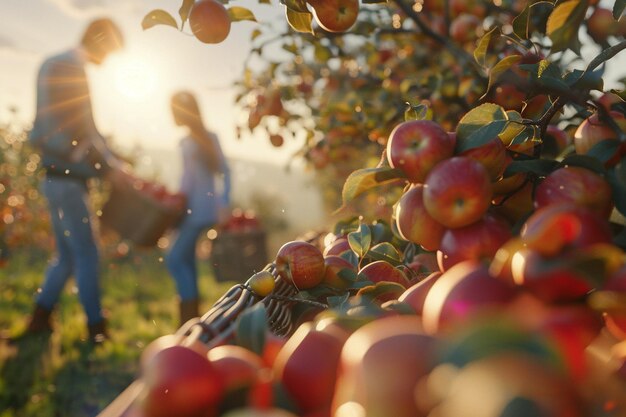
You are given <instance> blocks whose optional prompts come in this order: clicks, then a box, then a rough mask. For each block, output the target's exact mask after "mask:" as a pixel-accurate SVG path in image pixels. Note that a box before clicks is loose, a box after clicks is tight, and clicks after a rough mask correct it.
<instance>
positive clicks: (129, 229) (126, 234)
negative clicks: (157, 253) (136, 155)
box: [100, 184, 184, 247]
mask: <svg viewBox="0 0 626 417" xmlns="http://www.w3.org/2000/svg"><path fill="white" fill-rule="evenodd" d="M183 214H184V205H182V206H181V205H179V204H166V203H165V202H164V201H161V200H158V199H157V198H155V197H154V196H153V195H150V194H148V193H146V192H143V191H142V190H141V189H137V188H136V187H134V186H133V185H132V184H127V185H124V186H119V185H118V186H115V187H113V189H112V190H111V194H110V196H109V199H108V200H107V202H106V203H105V204H104V206H103V207H102V215H101V216H100V223H101V224H102V226H103V227H104V228H106V229H110V230H114V231H115V232H117V233H118V234H119V235H120V236H121V237H122V238H124V239H128V240H130V241H131V242H133V243H134V244H136V245H138V246H146V247H151V246H155V245H156V244H157V241H158V240H159V238H160V237H161V236H163V234H164V233H165V232H166V231H167V230H168V229H170V228H171V227H173V226H175V225H176V224H177V223H178V222H179V220H180V219H181V217H182V216H183Z"/></svg>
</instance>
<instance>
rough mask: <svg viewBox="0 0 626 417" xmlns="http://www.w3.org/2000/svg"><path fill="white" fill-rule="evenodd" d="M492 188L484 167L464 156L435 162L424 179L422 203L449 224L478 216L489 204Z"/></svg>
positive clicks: (456, 224)
mask: <svg viewBox="0 0 626 417" xmlns="http://www.w3.org/2000/svg"><path fill="white" fill-rule="evenodd" d="M492 194H493V191H492V188H491V181H490V179H489V174H488V173H487V170H486V169H485V168H484V167H483V166H482V165H481V164H480V163H479V162H477V161H475V160H474V159H472V158H469V157H467V156H455V157H453V158H450V159H446V160H445V161H442V162H440V163H439V164H437V165H436V166H435V167H434V168H433V169H432V171H431V172H430V173H429V174H428V177H427V178H426V182H425V183H424V206H425V207H426V210H427V211H428V213H429V214H430V215H431V216H432V217H433V218H434V219H435V220H437V221H438V222H439V223H441V224H443V225H444V226H446V227H448V228H452V229H453V228H457V227H463V226H467V225H470V224H472V223H474V222H476V221H478V220H480V219H481V218H482V217H483V215H484V214H485V212H486V211H487V209H488V208H489V206H490V204H491V197H492Z"/></svg>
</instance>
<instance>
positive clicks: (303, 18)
mask: <svg viewBox="0 0 626 417" xmlns="http://www.w3.org/2000/svg"><path fill="white" fill-rule="evenodd" d="M285 14H286V17H287V22H288V23H289V26H291V28H292V29H293V30H295V31H296V32H300V33H313V28H312V27H311V22H312V21H313V15H312V14H311V13H310V12H297V11H295V10H293V9H290V8H288V7H287V8H286V9H285Z"/></svg>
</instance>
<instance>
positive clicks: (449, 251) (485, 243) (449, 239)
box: [437, 214, 511, 271]
mask: <svg viewBox="0 0 626 417" xmlns="http://www.w3.org/2000/svg"><path fill="white" fill-rule="evenodd" d="M510 238H511V227H510V225H509V224H508V223H506V222H505V221H503V220H502V219H500V218H498V217H496V216H493V215H490V214H487V215H485V217H483V218H482V219H481V220H479V221H477V222H475V223H472V224H470V225H469V226H465V227H459V228H456V229H448V230H446V232H445V233H444V234H443V237H442V239H441V245H440V247H439V251H438V252H437V258H438V261H439V267H440V268H441V270H442V271H446V270H448V269H450V268H451V267H452V266H454V265H456V264H458V263H459V262H462V261H467V260H476V261H481V262H483V261H484V262H489V261H491V259H492V258H493V256H494V255H495V254H496V252H497V251H498V249H500V247H501V246H502V245H503V244H504V243H506V242H507V241H508V240H509V239H510Z"/></svg>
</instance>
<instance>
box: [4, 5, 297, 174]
mask: <svg viewBox="0 0 626 417" xmlns="http://www.w3.org/2000/svg"><path fill="white" fill-rule="evenodd" d="M180 4H181V1H180V0H124V1H119V0H2V1H1V2H0V16H1V18H0V19H1V21H2V24H1V25H0V120H7V118H9V117H10V114H9V113H8V111H9V110H8V109H9V108H10V107H16V108H17V109H18V117H19V119H20V120H21V121H22V122H24V123H31V122H32V119H33V117H34V106H35V90H34V86H35V80H36V74H37V70H38V66H39V64H40V63H41V61H42V60H43V59H44V58H45V57H46V56H48V55H50V54H54V53H57V52H60V51H63V50H66V49H68V48H71V47H73V46H75V45H76V44H77V43H78V41H79V39H80V37H81V36H82V33H83V31H84V29H85V27H86V25H87V24H88V22H89V21H90V20H92V19H93V18H94V17H99V16H103V15H106V16H109V17H111V18H112V19H113V20H115V21H116V22H117V23H118V25H119V26H120V27H121V30H122V32H123V34H124V36H125V44H126V45H125V49H124V50H123V51H122V52H119V53H117V54H115V55H111V56H110V57H109V58H107V60H106V61H105V62H104V64H103V65H101V66H99V67H96V66H91V67H90V68H89V69H88V74H89V76H90V83H91V88H92V102H93V105H94V113H95V118H96V123H97V125H98V128H99V129H100V130H101V132H102V133H103V134H105V135H111V136H112V137H113V138H114V139H115V141H116V145H118V146H120V147H122V148H123V147H133V146H134V145H135V144H138V145H140V146H141V147H142V148H159V149H161V148H164V149H175V148H176V145H177V143H178V141H179V139H180V138H181V137H182V135H184V131H183V130H181V128H177V127H175V125H174V123H173V120H172V117H171V113H170V110H169V98H170V96H171V94H172V92H174V91H176V90H178V89H188V90H191V91H193V92H195V93H196V94H197V96H198V99H199V101H200V106H201V111H202V113H203V116H204V119H205V122H206V124H207V125H208V126H209V127H210V128H212V129H214V130H215V131H216V132H217V133H218V134H219V136H220V139H221V143H222V146H223V148H224V151H225V153H226V155H227V156H231V157H242V158H253V159H257V160H258V159H262V160H265V161H270V162H276V163H277V164H282V163H284V162H286V161H287V160H288V159H289V157H290V155H292V154H293V153H294V152H295V151H296V150H297V149H298V147H299V146H300V144H299V143H297V142H296V141H287V142H286V146H284V147H283V148H281V149H276V148H274V147H272V146H271V144H270V143H269V141H268V140H267V139H265V138H264V137H251V136H249V137H244V138H243V139H242V140H237V139H236V135H235V125H236V121H237V120H238V118H240V117H242V115H241V114H240V113H239V112H238V111H237V109H236V108H235V105H234V94H235V92H234V91H233V89H232V88H231V84H232V82H233V81H235V80H236V79H237V78H238V77H239V76H240V75H241V74H242V72H243V63H244V60H245V59H246V57H247V54H248V51H249V48H250V40H249V39H250V33H251V32H252V30H254V29H255V28H258V25H259V24H258V23H255V22H249V21H244V22H235V23H233V25H232V29H231V33H230V35H229V37H228V38H227V39H226V40H225V41H224V42H223V43H221V44H217V45H207V44H202V43H200V42H199V41H197V40H196V39H195V38H194V37H193V36H192V35H191V34H190V32H189V30H188V28H186V30H185V31H184V32H179V31H177V30H176V29H174V28H172V27H167V26H159V27H153V28H151V29H148V30H146V31H144V30H142V28H141V21H142V19H143V17H144V16H145V15H146V14H147V13H148V12H149V11H150V10H152V9H163V10H166V11H168V12H169V13H170V14H171V15H173V16H174V17H175V18H176V19H177V21H180V18H179V17H178V8H179V7H180ZM237 5H238V6H242V7H248V8H249V9H250V10H252V11H253V13H254V14H255V16H256V17H257V20H259V21H265V22H271V21H275V20H276V21H277V22H279V24H284V21H285V20H284V17H283V11H282V6H279V5H278V3H277V2H274V3H273V4H272V5H260V4H258V2H257V1H256V0H240V1H238V2H237ZM244 117H245V116H244Z"/></svg>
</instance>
